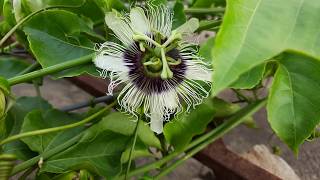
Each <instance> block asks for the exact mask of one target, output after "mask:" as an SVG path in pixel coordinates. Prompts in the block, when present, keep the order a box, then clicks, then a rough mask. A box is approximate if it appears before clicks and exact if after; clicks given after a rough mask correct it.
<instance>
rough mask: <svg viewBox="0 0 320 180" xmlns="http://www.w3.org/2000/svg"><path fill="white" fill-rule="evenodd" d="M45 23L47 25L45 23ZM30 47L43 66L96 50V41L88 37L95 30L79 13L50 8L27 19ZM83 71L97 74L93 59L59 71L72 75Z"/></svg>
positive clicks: (64, 75)
mask: <svg viewBox="0 0 320 180" xmlns="http://www.w3.org/2000/svg"><path fill="white" fill-rule="evenodd" d="M44 24H45V26H44ZM24 31H25V32H26V34H27V35H28V40H29V43H30V48H31V50H32V52H33V54H34V55H35V57H36V59H37V61H38V62H39V63H40V64H41V65H42V67H44V68H45V67H49V66H53V65H55V64H59V63H63V62H66V61H70V60H74V59H76V58H79V57H82V56H85V55H88V54H91V53H93V52H94V51H93V49H92V48H93V47H94V44H93V43H92V42H91V41H90V40H89V38H88V37H87V35H88V34H90V35H94V32H93V31H92V30H91V29H90V28H89V27H88V26H87V25H86V23H85V21H83V20H82V19H80V18H79V17H78V16H77V15H75V14H73V13H71V12H68V11H64V10H48V11H45V12H42V13H39V14H38V15H36V16H34V17H33V18H31V19H30V20H29V21H28V22H26V24H25V26H24ZM82 73H91V74H96V70H95V67H94V65H93V64H92V63H90V64H88V65H83V66H79V67H75V68H71V69H69V70H65V71H63V72H61V73H58V74H57V77H72V76H77V75H80V74H82Z"/></svg>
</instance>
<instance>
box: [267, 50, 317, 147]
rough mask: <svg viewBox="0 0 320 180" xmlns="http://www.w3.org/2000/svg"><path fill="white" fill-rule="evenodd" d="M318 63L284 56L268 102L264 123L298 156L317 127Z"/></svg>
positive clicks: (296, 56) (286, 54) (289, 55)
mask: <svg viewBox="0 0 320 180" xmlns="http://www.w3.org/2000/svg"><path fill="white" fill-rule="evenodd" d="M319 91H320V62H319V61H317V60H315V59H313V58H310V57H307V56H304V55H301V54H295V53H293V54H289V53H285V54H284V55H283V57H282V59H281V60H280V61H279V67H278V70H277V72H276V74H275V77H274V80H273V84H272V87H271V90H270V94H269V99H268V106H267V110H268V120H269V123H270V125H271V127H272V129H273V130H274V131H275V133H276V134H277V135H278V136H279V137H280V139H282V140H283V141H284V142H285V143H287V145H288V146H289V147H290V148H291V149H293V150H294V151H295V152H296V153H297V152H298V148H299V145H300V144H302V143H303V142H304V140H305V139H306V138H307V137H308V136H310V134H311V133H312V132H313V130H314V129H315V127H316V125H318V124H319V123H320V108H319V107H320V96H318V94H319Z"/></svg>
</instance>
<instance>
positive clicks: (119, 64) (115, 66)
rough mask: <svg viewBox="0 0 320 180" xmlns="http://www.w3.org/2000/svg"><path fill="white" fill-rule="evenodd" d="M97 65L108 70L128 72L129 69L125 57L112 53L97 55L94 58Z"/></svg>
mask: <svg viewBox="0 0 320 180" xmlns="http://www.w3.org/2000/svg"><path fill="white" fill-rule="evenodd" d="M93 62H94V64H95V65H96V67H98V68H100V69H103V70H107V71H116V72H128V71H129V69H128V67H127V66H125V63H124V62H123V59H122V58H120V57H117V56H110V55H97V56H96V57H95V58H94V60H93Z"/></svg>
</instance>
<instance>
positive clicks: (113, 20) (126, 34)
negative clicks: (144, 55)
mask: <svg viewBox="0 0 320 180" xmlns="http://www.w3.org/2000/svg"><path fill="white" fill-rule="evenodd" d="M105 21H106V24H107V26H108V27H109V28H110V29H111V30H112V31H113V32H114V34H115V35H116V36H117V38H118V39H119V40H120V41H121V42H122V43H123V44H125V45H126V46H127V47H128V46H130V45H131V44H132V43H133V39H132V36H133V31H132V29H131V27H130V26H129V25H128V24H127V23H126V21H125V20H124V19H123V18H121V17H119V16H118V15H117V14H116V13H115V12H108V13H106V16H105Z"/></svg>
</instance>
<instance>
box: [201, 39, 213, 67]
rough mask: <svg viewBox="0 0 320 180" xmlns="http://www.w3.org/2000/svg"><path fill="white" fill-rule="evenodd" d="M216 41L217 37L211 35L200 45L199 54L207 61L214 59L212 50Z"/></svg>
mask: <svg viewBox="0 0 320 180" xmlns="http://www.w3.org/2000/svg"><path fill="white" fill-rule="evenodd" d="M214 41H215V37H211V38H209V39H208V40H207V41H206V42H205V43H203V44H202V45H201V46H200V49H199V55H200V56H201V57H203V58H204V61H205V62H211V61H212V53H211V50H212V48H213V47H214Z"/></svg>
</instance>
